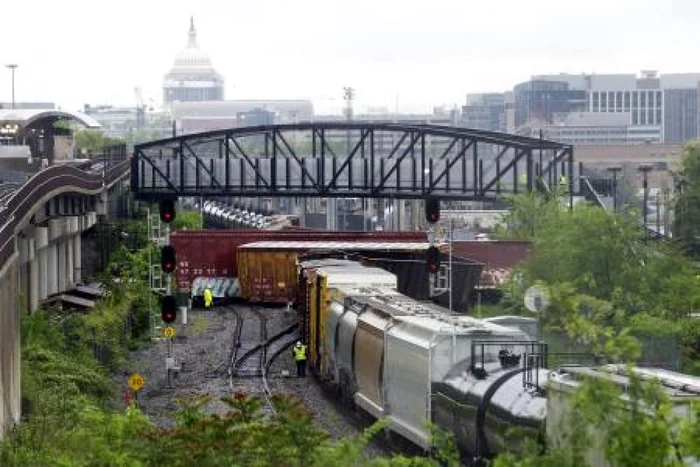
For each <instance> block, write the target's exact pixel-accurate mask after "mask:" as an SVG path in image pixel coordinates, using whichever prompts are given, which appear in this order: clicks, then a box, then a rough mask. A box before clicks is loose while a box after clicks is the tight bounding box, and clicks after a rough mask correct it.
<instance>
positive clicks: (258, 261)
mask: <svg viewBox="0 0 700 467" xmlns="http://www.w3.org/2000/svg"><path fill="white" fill-rule="evenodd" d="M429 246H430V245H429V244H428V243H424V242H366V241H354V242H336V241H262V242H253V243H248V244H245V245H241V246H239V247H238V253H237V257H238V273H239V280H240V283H241V294H242V297H243V298H244V299H246V300H248V301H250V302H265V303H287V302H289V301H296V296H297V293H298V290H297V287H298V281H297V274H298V270H297V269H298V263H299V258H300V257H301V256H303V255H306V254H308V253H310V252H314V253H319V254H320V253H322V252H323V253H326V254H340V255H343V254H344V255H350V256H352V255H362V256H363V257H366V258H374V257H376V256H382V257H384V256H393V257H394V258H395V259H401V258H404V257H409V256H411V257H412V256H413V255H416V254H418V255H421V254H424V253H425V250H426V249H427V248H428V247H429ZM423 269H425V267H423ZM394 277H395V276H394ZM292 278H293V279H294V280H292ZM290 298H292V300H290Z"/></svg>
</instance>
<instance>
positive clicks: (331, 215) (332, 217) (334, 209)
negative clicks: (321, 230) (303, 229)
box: [326, 198, 338, 231]
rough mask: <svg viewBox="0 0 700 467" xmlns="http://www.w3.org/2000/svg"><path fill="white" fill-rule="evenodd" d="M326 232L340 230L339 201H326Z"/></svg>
mask: <svg viewBox="0 0 700 467" xmlns="http://www.w3.org/2000/svg"><path fill="white" fill-rule="evenodd" d="M326 230H331V231H334V230H338V200H337V199H336V198H327V199H326Z"/></svg>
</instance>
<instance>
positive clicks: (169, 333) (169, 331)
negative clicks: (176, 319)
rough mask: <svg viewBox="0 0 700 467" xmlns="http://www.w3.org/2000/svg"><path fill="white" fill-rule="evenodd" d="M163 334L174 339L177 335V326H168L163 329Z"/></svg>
mask: <svg viewBox="0 0 700 467" xmlns="http://www.w3.org/2000/svg"><path fill="white" fill-rule="evenodd" d="M163 335H164V336H165V337H168V338H170V339H172V338H173V337H175V328H174V327H172V326H168V327H167V328H165V329H163Z"/></svg>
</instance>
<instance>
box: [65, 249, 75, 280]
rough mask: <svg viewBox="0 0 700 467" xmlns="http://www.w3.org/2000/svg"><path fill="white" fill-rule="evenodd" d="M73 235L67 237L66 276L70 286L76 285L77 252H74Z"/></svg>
mask: <svg viewBox="0 0 700 467" xmlns="http://www.w3.org/2000/svg"><path fill="white" fill-rule="evenodd" d="M73 245H74V243H73V237H69V238H67V239H66V263H67V264H66V277H67V278H68V279H67V282H68V288H71V287H73V286H74V285H75V274H74V273H75V262H74V261H75V254H74V253H73Z"/></svg>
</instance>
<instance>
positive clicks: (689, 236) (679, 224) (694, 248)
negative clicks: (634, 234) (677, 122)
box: [673, 140, 700, 255]
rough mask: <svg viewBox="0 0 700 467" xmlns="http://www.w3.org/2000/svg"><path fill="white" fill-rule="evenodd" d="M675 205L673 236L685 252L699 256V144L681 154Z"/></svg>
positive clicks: (692, 144)
mask: <svg viewBox="0 0 700 467" xmlns="http://www.w3.org/2000/svg"><path fill="white" fill-rule="evenodd" d="M678 175H679V181H680V183H681V185H682V189H681V192H680V194H679V195H678V197H677V199H676V203H675V218H674V225H673V235H674V237H675V238H677V239H678V240H679V241H680V242H681V244H682V245H683V246H684V248H686V249H687V251H689V252H691V253H692V254H693V255H698V254H700V142H699V140H696V141H694V142H691V143H688V144H687V145H686V147H685V150H684V152H683V158H682V160H681V169H680V171H679V174H678Z"/></svg>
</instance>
